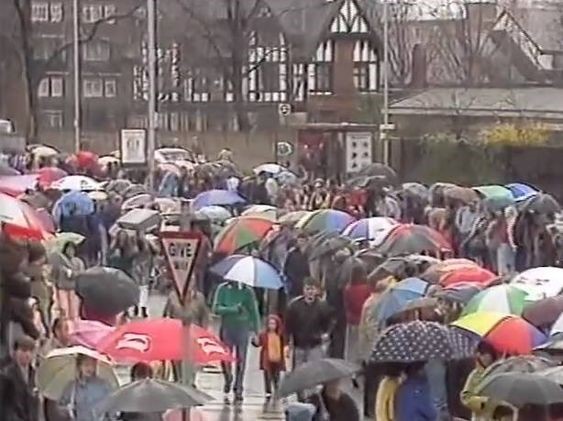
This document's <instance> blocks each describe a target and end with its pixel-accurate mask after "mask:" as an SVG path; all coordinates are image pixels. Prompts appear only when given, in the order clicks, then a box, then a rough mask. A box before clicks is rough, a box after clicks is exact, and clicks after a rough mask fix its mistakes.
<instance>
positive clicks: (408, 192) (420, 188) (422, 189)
mask: <svg viewBox="0 0 563 421" xmlns="http://www.w3.org/2000/svg"><path fill="white" fill-rule="evenodd" d="M401 193H402V194H403V195H404V196H409V197H413V198H417V199H422V200H427V199H428V188H427V187H426V186H425V185H423V184H420V183H403V186H402V189H401Z"/></svg>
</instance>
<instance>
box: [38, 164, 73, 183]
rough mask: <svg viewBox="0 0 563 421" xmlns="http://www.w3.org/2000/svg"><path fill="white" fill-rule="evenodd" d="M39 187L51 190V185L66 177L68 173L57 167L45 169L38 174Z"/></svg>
mask: <svg viewBox="0 0 563 421" xmlns="http://www.w3.org/2000/svg"><path fill="white" fill-rule="evenodd" d="M36 174H37V176H38V177H39V178H38V182H39V185H40V186H41V187H43V188H49V187H50V186H51V184H52V183H53V182H55V181H57V180H60V179H61V178H64V177H66V176H67V175H68V174H67V173H66V171H63V170H61V169H60V168H57V167H44V168H41V169H40V170H38V171H37V172H36Z"/></svg>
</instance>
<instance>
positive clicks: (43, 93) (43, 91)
mask: <svg viewBox="0 0 563 421" xmlns="http://www.w3.org/2000/svg"><path fill="white" fill-rule="evenodd" d="M63 86H64V80H63V77H62V76H48V77H46V78H43V79H42V80H41V82H39V87H38V89H37V96H39V97H40V98H47V97H51V98H61V97H62V96H63V91H64V88H63Z"/></svg>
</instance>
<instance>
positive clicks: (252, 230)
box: [215, 216, 274, 254]
mask: <svg viewBox="0 0 563 421" xmlns="http://www.w3.org/2000/svg"><path fill="white" fill-rule="evenodd" d="M273 226H274V222H272V221H270V220H268V219H265V218H256V217H252V216H241V217H238V218H234V219H233V220H232V221H231V222H230V223H229V224H228V225H227V226H226V227H224V228H223V229H222V230H221V231H220V232H219V234H217V237H216V238H215V251H217V252H221V253H226V254H233V253H236V252H237V251H240V250H242V249H244V248H246V247H250V246H253V245H255V244H256V245H257V244H259V243H260V241H262V239H264V237H265V236H266V234H267V233H268V231H270V230H271V229H272V227H273Z"/></svg>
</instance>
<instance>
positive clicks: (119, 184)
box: [105, 178, 131, 195]
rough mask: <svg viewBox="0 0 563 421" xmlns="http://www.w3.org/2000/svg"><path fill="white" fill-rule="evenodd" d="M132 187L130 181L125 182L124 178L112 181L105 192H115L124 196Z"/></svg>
mask: <svg viewBox="0 0 563 421" xmlns="http://www.w3.org/2000/svg"><path fill="white" fill-rule="evenodd" d="M130 186H131V182H130V181H129V180H125V179H123V178H120V179H117V180H111V181H110V182H109V183H108V184H107V185H106V188H105V190H106V191H107V192H115V193H117V194H119V195H122V194H123V192H124V191H126V190H127V189H128V188H129V187H130Z"/></svg>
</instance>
